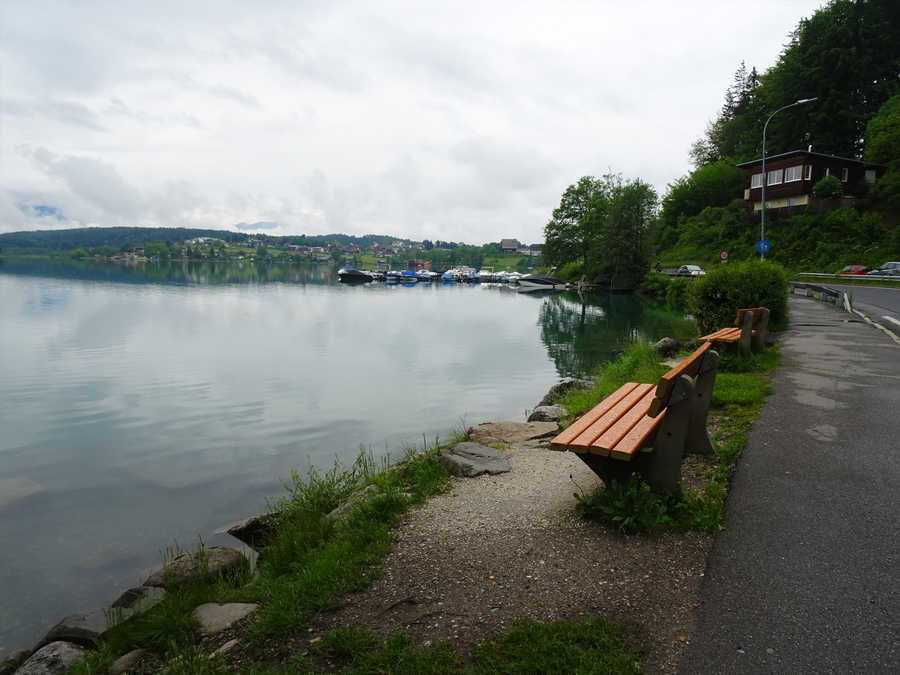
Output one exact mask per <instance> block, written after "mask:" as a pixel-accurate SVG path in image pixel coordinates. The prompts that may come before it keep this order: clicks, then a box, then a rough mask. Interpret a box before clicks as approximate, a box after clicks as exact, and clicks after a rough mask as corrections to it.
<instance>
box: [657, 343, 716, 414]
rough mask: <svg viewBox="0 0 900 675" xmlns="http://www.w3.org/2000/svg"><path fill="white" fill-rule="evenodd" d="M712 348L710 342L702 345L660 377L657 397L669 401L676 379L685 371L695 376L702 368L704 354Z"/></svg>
mask: <svg viewBox="0 0 900 675" xmlns="http://www.w3.org/2000/svg"><path fill="white" fill-rule="evenodd" d="M711 348H712V345H711V344H710V343H709V342H707V343H705V344H703V345H701V346H700V347H699V348H698V349H696V350H694V353H693V354H691V355H690V356H689V357H688V358H686V359H685V360H684V361H682V362H681V363H679V364H678V365H677V366H675V367H674V368H672V369H671V370H670V371H669V372H668V373H666V374H665V375H663V376H662V377H661V378H659V384H657V385H656V398H658V399H660V400H661V401H663V402H665V403H668V401H669V394H671V393H672V387H674V386H675V380H677V379H678V376H679V375H681V374H682V373H685V374H687V375H689V376H690V377H695V376H696V375H697V372H698V371H699V370H700V363H701V362H702V360H703V354H705V353H706V350H708V349H711Z"/></svg>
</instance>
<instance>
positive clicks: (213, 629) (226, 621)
mask: <svg viewBox="0 0 900 675" xmlns="http://www.w3.org/2000/svg"><path fill="white" fill-rule="evenodd" d="M257 607H259V605H257V604H254V603H252V602H229V603H227V604H224V605H220V604H218V603H215V602H207V603H204V604H202V605H200V606H199V607H197V608H196V609H195V610H194V613H193V616H194V618H195V619H196V620H197V623H199V624H200V632H201V633H202V634H203V635H215V634H216V633H221V632H222V631H223V630H225V629H226V628H229V627H230V626H231V625H232V624H235V623H237V622H238V621H240V620H241V619H243V618H244V617H247V616H250V615H251V614H253V612H255V611H256V608H257Z"/></svg>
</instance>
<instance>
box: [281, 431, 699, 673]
mask: <svg viewBox="0 0 900 675" xmlns="http://www.w3.org/2000/svg"><path fill="white" fill-rule="evenodd" d="M508 453H509V457H510V461H511V464H512V471H511V472H510V473H507V474H502V475H497V476H479V477H477V478H454V479H452V489H451V490H450V491H449V492H448V493H445V494H442V495H438V496H435V497H432V498H431V499H430V500H429V501H428V503H427V504H425V505H424V506H422V507H420V508H418V509H416V510H414V511H412V512H410V513H409V514H408V515H407V517H406V518H405V520H404V521H403V523H402V524H401V525H400V526H399V528H398V530H397V533H396V537H395V542H394V546H393V549H392V551H391V552H390V553H389V554H388V556H387V557H386V559H385V560H384V562H383V575H382V576H381V577H380V578H379V579H377V580H376V581H375V582H374V583H373V584H372V585H371V586H370V587H369V588H367V589H366V590H365V591H363V592H361V593H357V594H354V595H351V596H349V597H348V598H346V602H345V604H344V605H343V607H341V608H340V609H338V610H336V611H333V612H329V613H326V614H323V615H320V616H319V617H317V618H316V619H315V620H314V622H313V623H312V624H311V625H310V627H309V628H306V629H304V630H303V631H302V632H301V633H298V634H297V635H295V636H294V637H293V638H292V639H291V640H288V641H286V642H285V643H284V647H285V648H289V649H291V650H292V651H293V650H295V649H299V650H301V651H302V649H303V648H304V643H306V644H308V643H309V641H310V640H314V639H315V638H316V637H320V636H321V634H322V633H324V632H326V631H328V630H330V629H332V628H335V627H338V626H356V627H359V628H365V629H368V630H371V631H372V632H373V633H375V634H378V635H388V634H390V633H392V632H396V631H402V632H405V633H406V634H407V635H409V636H410V637H411V638H412V640H413V641H414V642H415V643H416V644H418V645H420V646H429V645H432V644H434V643H435V642H436V641H438V640H447V641H449V642H450V643H451V645H452V646H453V647H454V648H455V649H456V650H457V652H459V653H460V654H463V655H465V654H468V653H470V651H471V649H472V648H473V647H474V646H475V645H477V644H479V643H481V642H483V641H484V640H485V639H487V638H489V637H490V636H491V635H492V634H496V633H501V632H504V631H506V630H507V629H509V628H510V627H511V625H512V624H513V623H514V622H515V621H516V619H520V618H529V619H534V620H536V621H552V620H557V619H568V620H578V619H581V618H586V617H593V616H601V617H603V618H606V619H609V620H612V621H616V622H619V623H621V624H623V625H624V626H625V628H626V631H627V634H628V636H629V640H630V641H632V642H633V644H634V646H635V647H640V648H643V649H644V650H645V652H644V659H643V664H644V667H645V669H646V670H647V671H648V672H651V673H652V672H659V673H673V672H675V670H676V667H677V664H678V660H679V658H680V656H681V654H682V651H683V649H684V647H685V645H686V644H687V643H688V641H689V640H690V636H691V632H692V629H693V617H692V614H693V609H694V607H695V605H696V603H697V597H698V590H699V586H700V581H701V578H702V576H703V572H704V569H705V565H706V559H707V556H708V554H709V550H710V547H711V544H712V537H710V536H708V535H701V534H697V533H690V532H688V533H684V532H666V533H662V534H658V535H653V536H632V537H625V536H623V535H620V534H619V533H618V532H617V531H616V530H614V529H612V528H609V527H606V526H603V525H598V524H595V523H590V522H585V521H583V520H581V519H580V518H579V517H578V515H577V514H576V512H575V505H576V500H575V497H574V496H573V493H574V492H581V491H583V492H585V493H588V492H590V491H593V490H594V489H596V488H597V487H599V486H600V485H602V483H601V481H600V480H599V478H597V476H596V475H595V474H594V473H593V472H591V471H590V470H589V469H588V468H587V467H586V466H585V465H584V464H583V463H582V462H581V461H580V460H579V459H578V458H577V457H576V456H575V455H573V454H571V453H566V452H553V451H550V450H549V449H548V448H547V445H546V441H527V442H523V443H518V444H515V445H513V446H511V447H510V448H509V449H508ZM706 466H708V464H707V460H705V459H703V458H693V457H691V458H688V460H686V461H685V464H684V468H683V475H684V482H685V486H686V487H692V486H695V485H696V484H697V483H698V482H699V481H700V477H701V476H702V473H703V470H704V468H705V467H706Z"/></svg>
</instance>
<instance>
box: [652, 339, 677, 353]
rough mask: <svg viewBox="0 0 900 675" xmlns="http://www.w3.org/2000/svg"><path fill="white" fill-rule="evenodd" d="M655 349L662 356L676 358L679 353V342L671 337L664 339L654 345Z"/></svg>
mask: <svg viewBox="0 0 900 675" xmlns="http://www.w3.org/2000/svg"><path fill="white" fill-rule="evenodd" d="M653 348H654V349H655V350H656V352H657V353H658V354H659V355H660V356H665V357H669V356H674V355H675V353H676V352H677V351H678V348H679V345H678V340H675V339H674V338H670V337H664V338H663V339H662V340H660V341H659V342H657V343H656V344H655V345H653Z"/></svg>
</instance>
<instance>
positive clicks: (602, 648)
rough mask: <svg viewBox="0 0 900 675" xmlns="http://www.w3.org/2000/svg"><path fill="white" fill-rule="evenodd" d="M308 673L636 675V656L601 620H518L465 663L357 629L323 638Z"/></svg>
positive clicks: (440, 649)
mask: <svg viewBox="0 0 900 675" xmlns="http://www.w3.org/2000/svg"><path fill="white" fill-rule="evenodd" d="M306 665H307V667H309V668H310V670H313V671H315V670H325V669H326V668H327V669H328V670H332V669H335V667H337V668H340V671H341V672H343V673H353V674H362V673H397V674H401V673H408V674H409V675H416V674H418V673H435V674H437V673H449V674H454V673H459V674H460V675H461V674H462V673H470V674H472V675H482V674H484V675H487V674H488V673H586V674H587V673H640V672H641V666H640V654H639V653H638V652H636V651H634V650H633V649H632V648H631V647H630V646H629V645H628V644H627V642H626V640H625V637H624V632H623V630H622V628H621V627H619V626H616V625H615V624H612V623H609V622H607V621H604V620H603V619H598V618H595V619H585V620H582V621H577V622H570V621H554V622H552V623H537V622H534V621H528V620H520V621H517V622H516V623H515V625H514V626H513V627H512V629H511V630H510V631H509V632H508V633H506V634H505V635H500V636H494V637H492V638H490V639H488V640H487V641H485V642H484V643H482V644H481V645H479V646H478V647H477V648H476V649H475V651H474V652H473V654H472V655H471V659H469V660H468V662H464V660H463V659H462V658H461V657H460V656H459V655H457V654H456V653H454V652H453V650H452V648H451V647H450V645H449V644H447V643H446V642H438V643H436V644H435V645H433V646H431V647H427V648H424V649H420V648H417V647H415V646H414V645H413V643H412V641H411V640H410V639H409V638H408V637H407V636H405V635H402V634H394V635H391V636H389V637H387V638H385V639H383V640H380V639H376V638H375V637H374V636H373V635H372V634H371V633H369V632H368V631H364V630H359V629H357V628H339V629H336V630H333V631H331V632H329V633H327V634H326V635H325V636H324V638H323V639H322V641H321V642H320V643H317V644H316V645H314V647H313V649H312V650H311V654H310V657H309V662H308V663H307V664H306Z"/></svg>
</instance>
